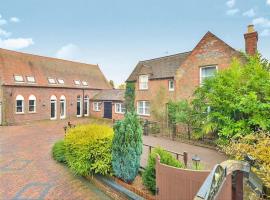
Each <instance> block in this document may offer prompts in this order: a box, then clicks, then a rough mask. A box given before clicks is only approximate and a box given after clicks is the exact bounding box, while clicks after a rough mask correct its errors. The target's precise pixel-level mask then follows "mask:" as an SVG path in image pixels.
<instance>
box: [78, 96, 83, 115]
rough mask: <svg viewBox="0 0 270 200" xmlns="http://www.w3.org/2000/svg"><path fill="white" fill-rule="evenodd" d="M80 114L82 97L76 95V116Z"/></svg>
mask: <svg viewBox="0 0 270 200" xmlns="http://www.w3.org/2000/svg"><path fill="white" fill-rule="evenodd" d="M81 116H82V99H81V96H80V95H78V96H77V117H81Z"/></svg>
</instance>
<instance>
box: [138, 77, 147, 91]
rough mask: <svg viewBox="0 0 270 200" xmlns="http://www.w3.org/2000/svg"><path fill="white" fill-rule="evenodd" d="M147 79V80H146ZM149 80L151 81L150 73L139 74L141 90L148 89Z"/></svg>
mask: <svg viewBox="0 0 270 200" xmlns="http://www.w3.org/2000/svg"><path fill="white" fill-rule="evenodd" d="M143 79H145V80H146V81H144V80H143ZM148 82H149V77H148V75H140V76H139V90H148V88H149V87H148Z"/></svg>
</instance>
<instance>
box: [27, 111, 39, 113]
mask: <svg viewBox="0 0 270 200" xmlns="http://www.w3.org/2000/svg"><path fill="white" fill-rule="evenodd" d="M28 113H29V114H35V113H37V112H36V111H34V112H30V111H29V112H28Z"/></svg>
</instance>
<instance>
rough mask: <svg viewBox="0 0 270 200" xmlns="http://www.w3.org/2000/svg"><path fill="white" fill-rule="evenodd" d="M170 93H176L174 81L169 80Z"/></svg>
mask: <svg viewBox="0 0 270 200" xmlns="http://www.w3.org/2000/svg"><path fill="white" fill-rule="evenodd" d="M169 91H174V80H169Z"/></svg>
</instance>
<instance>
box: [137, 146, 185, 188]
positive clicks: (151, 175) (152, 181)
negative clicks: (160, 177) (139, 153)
mask: <svg viewBox="0 0 270 200" xmlns="http://www.w3.org/2000/svg"><path fill="white" fill-rule="evenodd" d="M157 155H159V156H160V162H161V163H163V164H166V165H169V166H173V167H177V168H184V164H183V163H181V162H180V161H178V160H177V159H176V158H175V157H173V156H172V155H171V154H170V153H168V152H167V151H165V150H164V149H162V148H160V147H158V148H155V149H154V150H153V151H152V153H151V154H150V155H149V157H148V162H147V166H146V168H145V171H144V172H143V175H142V180H143V184H144V185H145V186H146V187H147V188H148V189H149V190H150V191H151V192H153V193H155V191H156V168H155V167H156V157H157Z"/></svg>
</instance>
